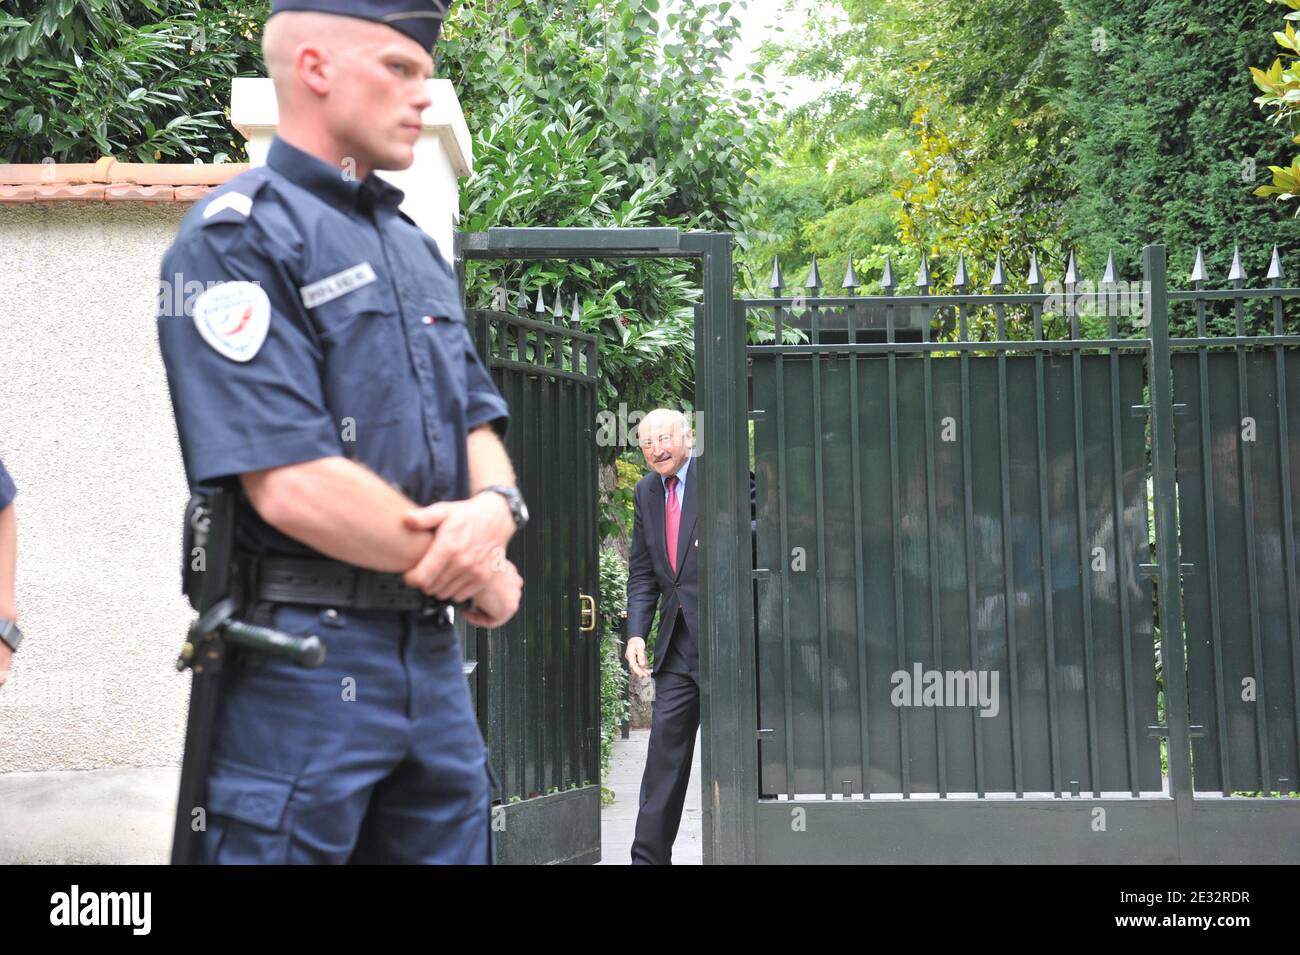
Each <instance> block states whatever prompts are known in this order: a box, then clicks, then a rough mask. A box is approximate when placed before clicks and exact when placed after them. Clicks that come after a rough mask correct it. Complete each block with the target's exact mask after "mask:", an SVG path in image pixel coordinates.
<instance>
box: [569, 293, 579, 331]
mask: <svg viewBox="0 0 1300 955" xmlns="http://www.w3.org/2000/svg"><path fill="white" fill-rule="evenodd" d="M581 320H582V306H580V305H579V304H578V296H576V295H575V296H573V315H572V317H571V318H570V319H569V321H571V322H573V324H574V325H577V324H579V323H580V322H581Z"/></svg>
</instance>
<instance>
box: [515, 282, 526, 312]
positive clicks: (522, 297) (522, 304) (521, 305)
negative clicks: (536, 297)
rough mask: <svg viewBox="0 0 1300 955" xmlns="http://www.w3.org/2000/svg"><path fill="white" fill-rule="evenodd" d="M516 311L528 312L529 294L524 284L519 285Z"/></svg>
mask: <svg viewBox="0 0 1300 955" xmlns="http://www.w3.org/2000/svg"><path fill="white" fill-rule="evenodd" d="M515 311H517V312H526V311H528V293H527V292H525V291H524V283H523V282H520V283H519V297H518V298H517V299H515Z"/></svg>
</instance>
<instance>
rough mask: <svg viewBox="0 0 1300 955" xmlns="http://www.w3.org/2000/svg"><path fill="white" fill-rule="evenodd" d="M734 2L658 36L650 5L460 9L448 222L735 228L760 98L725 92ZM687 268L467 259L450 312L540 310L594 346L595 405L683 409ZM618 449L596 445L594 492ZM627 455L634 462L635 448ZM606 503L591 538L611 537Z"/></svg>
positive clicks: (687, 362) (448, 66) (690, 300)
mask: <svg viewBox="0 0 1300 955" xmlns="http://www.w3.org/2000/svg"><path fill="white" fill-rule="evenodd" d="M742 7H743V5H742V4H733V3H728V2H721V3H709V2H697V0H686V2H683V3H679V4H677V5H676V6H675V7H674V13H671V14H668V15H667V17H666V18H665V19H666V26H667V30H666V31H665V32H664V33H663V35H660V32H659V25H658V22H657V19H656V16H655V14H656V13H657V10H658V0H621V2H618V3H605V2H599V0H546V2H542V3H536V2H528V0H496V2H494V3H492V4H491V6H489V5H488V4H487V3H485V2H482V0H468V2H465V3H463V4H460V5H458V6H457V7H456V15H455V18H454V19H452V20H451V21H449V22H448V24H447V25H446V27H444V39H443V40H442V41H441V42H440V44H439V51H440V52H439V63H440V65H439V67H438V70H439V72H442V71H443V70H445V73H446V75H447V76H448V77H449V78H450V79H451V80H452V82H453V84H454V85H455V87H456V89H457V91H458V92H459V93H460V97H461V102H462V105H463V107H464V108H465V112H466V120H467V122H468V124H469V127H470V128H471V129H473V130H475V142H474V150H475V170H474V174H473V176H471V177H470V178H469V179H467V180H465V181H464V183H463V184H462V189H461V208H462V209H463V210H464V212H463V218H462V222H461V228H462V229H464V230H465V231H471V232H472V231H481V230H485V229H488V228H490V227H492V226H510V225H515V226H538V225H549V226H676V227H677V228H679V229H683V230H686V229H709V230H722V231H730V232H733V233H735V235H736V242H737V245H738V246H739V247H740V248H741V249H743V248H744V247H745V245H746V244H747V243H748V242H749V241H750V237H751V235H752V233H753V232H754V230H755V223H756V222H757V221H758V216H759V209H758V206H757V203H756V194H755V192H754V190H753V187H752V186H753V184H752V179H753V177H754V175H755V173H756V171H757V170H758V169H759V168H760V167H761V166H762V164H763V163H764V162H765V160H766V158H767V153H768V151H769V149H770V147H769V142H770V133H769V131H768V129H767V126H766V119H767V113H768V112H769V110H770V106H769V105H768V98H767V97H766V96H765V95H763V94H759V95H754V94H751V93H750V92H748V91H746V90H743V89H738V90H732V89H728V88H727V84H726V83H725V81H724V80H723V71H722V66H721V65H720V64H721V63H722V61H723V60H724V59H725V58H726V57H727V56H728V54H729V53H730V50H731V48H732V47H733V45H734V43H735V40H736V37H737V31H738V27H739V25H740V20H739V18H738V17H737V16H736V15H735V11H739V10H740V9H741V8H742ZM695 268H696V267H695V266H694V265H693V264H687V263H684V262H682V261H681V260H671V259H633V260H629V261H620V262H608V261H589V262H577V261H574V262H546V261H543V262H500V263H477V262H471V263H470V264H469V267H468V268H467V270H466V293H465V297H466V305H467V306H468V307H471V308H472V307H485V306H487V305H490V304H491V303H492V302H493V300H494V298H497V297H499V293H497V295H494V290H495V289H497V288H503V289H506V290H508V292H509V293H510V300H511V302H513V301H514V299H515V297H516V296H517V295H518V293H519V291H520V290H523V291H524V292H525V293H526V294H527V295H528V297H529V305H530V307H532V306H534V305H535V303H536V300H537V296H538V295H539V294H541V295H542V296H543V297H544V301H545V304H546V306H547V308H548V309H553V308H554V306H555V304H556V301H557V299H558V300H559V301H560V303H561V308H562V311H563V316H564V317H563V319H561V320H562V321H565V320H568V319H571V318H572V315H573V309H574V304H575V301H576V302H577V303H578V304H579V306H580V316H581V317H580V325H581V327H582V329H583V330H584V331H587V332H591V333H594V334H596V335H597V336H599V339H600V345H599V348H600V366H601V391H600V407H601V410H602V411H607V412H611V413H614V414H615V415H616V416H617V413H618V411H619V408H620V406H622V407H623V408H624V410H625V416H626V414H627V413H632V412H636V411H642V412H644V411H648V410H650V409H651V408H654V407H656V406H659V405H672V406H677V407H681V406H682V405H686V404H689V403H690V402H691V401H692V400H693V397H694V385H693V380H694V321H693V306H694V305H695V304H696V303H697V302H698V301H699V278H698V276H697V275H696V274H695V273H694V270H695ZM628 450H629V449H628V448H626V447H619V446H610V447H602V448H601V449H600V451H601V454H600V456H601V463H602V465H603V466H604V470H605V479H604V480H603V482H602V483H603V486H605V487H607V488H612V487H614V486H615V483H616V482H615V481H614V480H613V477H612V475H613V465H614V462H615V460H616V459H617V458H618V457H619V455H620V454H622V453H626V452H628ZM630 450H631V453H633V454H636V453H637V452H636V450H635V448H631V449H630ZM622 513H623V509H622V507H621V502H620V501H619V500H618V498H617V495H616V496H615V498H614V499H612V500H610V501H608V502H606V506H605V507H604V508H603V513H602V523H601V533H602V536H611V535H617V534H619V533H621V532H622V531H621V530H620V527H619V525H620V520H619V515H621V514H622Z"/></svg>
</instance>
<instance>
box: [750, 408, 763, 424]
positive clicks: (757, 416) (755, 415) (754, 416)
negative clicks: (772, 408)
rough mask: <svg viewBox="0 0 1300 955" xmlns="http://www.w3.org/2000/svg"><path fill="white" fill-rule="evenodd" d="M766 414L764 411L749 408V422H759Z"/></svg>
mask: <svg viewBox="0 0 1300 955" xmlns="http://www.w3.org/2000/svg"><path fill="white" fill-rule="evenodd" d="M766 414H767V412H766V411H764V410H763V409H762V408H751V409H750V412H749V420H750V421H759V420H761V419H762V418H763V416H764V415H766Z"/></svg>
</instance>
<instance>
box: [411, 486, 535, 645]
mask: <svg viewBox="0 0 1300 955" xmlns="http://www.w3.org/2000/svg"><path fill="white" fill-rule="evenodd" d="M402 521H403V523H404V524H405V525H406V527H407V528H409V529H410V530H425V531H432V532H433V543H431V544H430V545H429V549H428V550H426V551H425V552H424V556H423V557H421V558H420V560H419V561H418V562H417V563H416V564H415V566H414V567H412V568H411V569H410V570H408V571H406V573H405V574H404V575H403V578H404V579H405V581H406V585H407V586H408V587H414V588H416V589H417V590H420V591H422V592H423V593H426V594H428V595H430V596H432V597H437V598H438V599H439V600H450V601H451V602H453V603H460V602H462V601H465V600H470V599H472V600H473V605H472V606H471V607H470V608H469V609H468V610H466V611H464V616H465V619H466V620H468V621H469V622H470V623H472V624H474V625H475V626H476V627H489V628H491V627H499V626H501V625H502V624H504V623H505V622H506V621H508V620H509V619H510V618H511V617H513V616H514V615H515V611H517V610H518V609H519V598H520V594H521V593H522V592H523V586H524V581H523V578H522V577H520V576H519V571H518V570H517V569H516V568H515V565H514V564H513V563H511V562H510V561H509V560H507V559H506V544H508V543H509V542H510V538H511V537H513V536H514V533H515V522H514V519H513V518H512V517H511V516H510V507H509V505H508V504H507V503H506V501H505V498H503V497H502V496H501V495H500V494H495V493H492V492H487V493H483V494H475V495H474V496H473V497H470V498H468V499H466V500H463V501H439V502H438V503H436V504H430V505H429V506H428V507H421V508H417V509H415V510H412V511H408V512H407V513H406V514H405V515H404V516H403V518H402Z"/></svg>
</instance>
